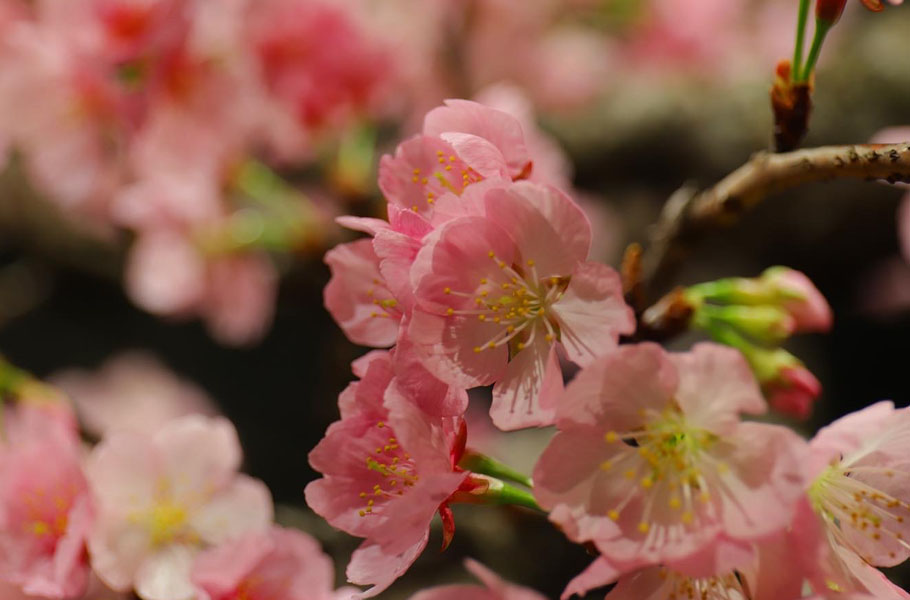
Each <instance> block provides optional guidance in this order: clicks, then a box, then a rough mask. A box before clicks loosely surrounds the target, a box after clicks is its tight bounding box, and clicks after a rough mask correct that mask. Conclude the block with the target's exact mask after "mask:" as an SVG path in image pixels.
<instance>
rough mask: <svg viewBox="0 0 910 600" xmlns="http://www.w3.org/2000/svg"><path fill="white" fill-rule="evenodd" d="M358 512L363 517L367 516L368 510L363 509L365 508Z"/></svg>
mask: <svg viewBox="0 0 910 600" xmlns="http://www.w3.org/2000/svg"><path fill="white" fill-rule="evenodd" d="M357 514H358V515H360V516H361V517H365V516H367V513H366V511H363V510H360V511H357Z"/></svg>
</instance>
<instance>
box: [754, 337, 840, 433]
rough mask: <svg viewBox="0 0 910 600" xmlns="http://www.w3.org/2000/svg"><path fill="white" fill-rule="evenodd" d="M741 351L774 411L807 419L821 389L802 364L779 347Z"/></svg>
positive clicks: (819, 384) (816, 380)
mask: <svg viewBox="0 0 910 600" xmlns="http://www.w3.org/2000/svg"><path fill="white" fill-rule="evenodd" d="M741 350H742V351H743V355H744V356H745V357H746V360H748V361H749V365H750V366H751V367H752V370H753V371H754V372H755V377H756V378H757V379H758V382H759V383H760V384H761V387H762V392H764V394H765V397H766V398H767V399H768V403H769V404H770V405H771V407H772V408H773V409H774V410H776V411H778V412H782V413H784V414H788V415H790V416H792V417H796V418H797V419H805V418H806V417H808V416H809V413H810V412H811V410H812V404H813V403H814V402H815V399H816V398H818V396H819V394H821V391H822V386H821V383H819V381H818V379H816V377H815V376H814V375H813V374H812V373H811V372H810V371H809V370H808V369H807V368H806V366H805V365H804V364H803V363H802V361H800V360H799V359H798V358H796V357H795V356H793V355H792V354H790V353H789V352H787V351H786V350H783V349H780V348H778V349H775V350H768V349H765V348H757V347H751V348H742V349H741Z"/></svg>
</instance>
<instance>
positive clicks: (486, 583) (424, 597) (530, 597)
mask: <svg viewBox="0 0 910 600" xmlns="http://www.w3.org/2000/svg"><path fill="white" fill-rule="evenodd" d="M465 568H466V569H467V570H468V571H470V572H471V573H472V574H473V575H474V576H475V577H476V578H477V579H479V580H480V581H481V582H483V585H482V586H480V585H444V586H439V587H435V588H430V589H428V590H423V591H422V592H418V593H416V594H414V595H413V596H411V599H410V600H460V599H462V600H463V599H465V598H471V600H543V599H544V596H542V595H541V594H538V593H537V592H535V591H533V590H529V589H528V588H523V587H519V586H517V585H512V584H511V583H508V582H507V581H504V580H503V579H502V578H501V577H499V576H498V575H497V574H496V573H494V572H493V571H491V570H490V569H488V568H486V567H485V566H483V565H482V564H480V563H479V562H477V561H475V560H471V559H467V560H465Z"/></svg>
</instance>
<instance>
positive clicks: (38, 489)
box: [0, 404, 94, 598]
mask: <svg viewBox="0 0 910 600" xmlns="http://www.w3.org/2000/svg"><path fill="white" fill-rule="evenodd" d="M48 408H50V407H49V406H40V405H34V404H24V405H19V406H17V407H15V408H12V409H9V408H6V407H0V410H3V411H4V413H5V417H6V418H5V419H4V420H3V423H4V425H5V431H4V432H3V433H4V440H5V443H0V579H3V580H4V581H6V582H9V583H12V584H14V585H15V586H17V587H18V588H19V589H21V590H22V591H23V592H24V593H26V594H29V595H35V596H41V597H47V598H72V597H77V596H79V595H81V594H82V593H84V592H85V590H86V587H87V585H88V576H89V567H88V559H87V556H86V550H85V542H86V537H87V536H88V534H89V531H90V528H91V527H92V522H93V518H94V515H93V511H92V503H91V497H90V494H89V489H88V484H87V483H86V479H85V476H84V474H83V472H82V464H81V458H82V457H81V446H80V443H79V438H78V434H77V432H76V430H75V428H72V427H71V426H69V424H68V423H67V421H64V420H60V419H58V418H57V411H58V410H60V411H65V410H66V409H65V408H64V407H63V406H57V407H54V408H53V409H52V410H50V411H49V410H48Z"/></svg>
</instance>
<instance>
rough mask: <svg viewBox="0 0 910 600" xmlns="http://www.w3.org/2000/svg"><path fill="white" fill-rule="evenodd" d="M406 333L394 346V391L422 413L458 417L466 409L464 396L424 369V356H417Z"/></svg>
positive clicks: (466, 404) (464, 392)
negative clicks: (400, 391) (414, 404)
mask: <svg viewBox="0 0 910 600" xmlns="http://www.w3.org/2000/svg"><path fill="white" fill-rule="evenodd" d="M418 352H419V349H418V347H417V346H415V345H414V344H413V343H412V342H411V340H410V338H408V336H407V334H404V335H402V336H401V337H400V338H399V340H398V344H397V345H396V346H395V379H396V382H397V385H398V388H399V389H400V390H402V392H404V394H405V395H407V396H408V397H410V398H413V399H414V400H415V401H416V402H417V405H418V406H419V407H420V409H421V410H423V411H424V412H425V413H427V414H429V415H433V416H437V417H460V416H461V415H463V414H464V412H465V410H467V408H468V394H467V392H466V391H465V390H464V389H462V388H459V387H455V386H450V385H447V384H445V383H443V382H442V381H441V380H440V379H438V378H437V377H436V376H434V375H432V374H431V373H430V372H429V371H428V370H427V369H426V367H425V366H424V362H425V361H426V358H425V357H422V356H420V355H419V354H418Z"/></svg>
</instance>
